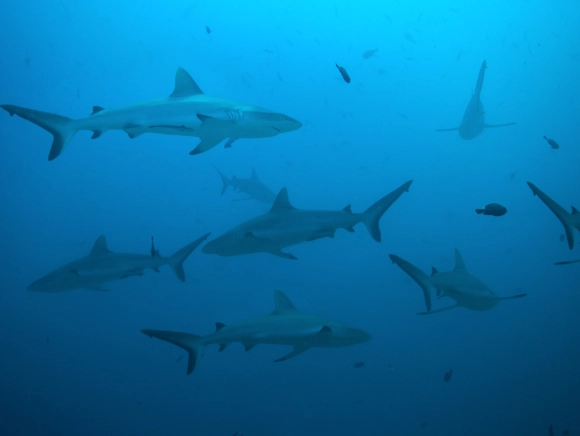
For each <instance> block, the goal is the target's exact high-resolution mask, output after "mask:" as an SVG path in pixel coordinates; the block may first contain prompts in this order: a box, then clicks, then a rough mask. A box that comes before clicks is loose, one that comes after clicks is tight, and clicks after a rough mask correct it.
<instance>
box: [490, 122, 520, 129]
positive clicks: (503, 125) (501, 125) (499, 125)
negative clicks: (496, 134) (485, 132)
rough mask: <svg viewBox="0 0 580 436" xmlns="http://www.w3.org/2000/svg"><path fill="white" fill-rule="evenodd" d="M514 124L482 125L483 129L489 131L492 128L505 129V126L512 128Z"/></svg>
mask: <svg viewBox="0 0 580 436" xmlns="http://www.w3.org/2000/svg"><path fill="white" fill-rule="evenodd" d="M514 124H515V123H503V124H484V127H485V128H486V129H490V128H492V127H507V126H513V125H514Z"/></svg>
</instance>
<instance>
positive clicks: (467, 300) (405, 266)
mask: <svg viewBox="0 0 580 436" xmlns="http://www.w3.org/2000/svg"><path fill="white" fill-rule="evenodd" d="M389 257H390V258H391V260H392V261H393V263H395V264H397V265H398V266H399V268H401V269H402V270H403V271H405V272H406V273H407V274H408V275H409V276H410V277H411V278H412V279H413V280H414V281H415V283H417V284H418V285H419V286H420V287H421V289H422V290H423V295H424V297H425V306H427V312H421V313H419V314H418V315H430V314H433V313H439V312H444V311H446V310H450V309H455V308H456V307H465V308H467V309H471V310H476V311H483V310H489V309H493V308H494V307H495V306H497V305H498V304H499V302H500V301H501V300H513V299H515V298H522V297H525V296H526V295H527V294H518V295H513V296H511V297H499V296H497V294H496V293H495V292H493V291H492V290H491V289H489V288H488V287H487V286H486V285H485V284H484V283H483V282H482V281H481V280H479V279H478V278H477V277H475V276H473V275H471V274H470V273H469V272H468V271H467V269H466V268H465V263H463V258H462V257H461V254H460V253H459V250H457V249H455V268H454V269H453V271H445V272H439V271H437V270H436V269H435V268H433V269H432V273H431V276H428V275H427V274H425V273H424V272H423V271H421V270H420V269H419V268H417V267H416V266H414V265H412V264H411V263H409V262H407V261H406V260H405V259H402V258H400V257H399V256H396V255H394V254H389ZM431 288H436V289H437V297H438V298H442V297H450V298H452V299H453V300H455V303H456V304H454V305H453V306H447V307H444V308H442V309H438V310H434V311H431Z"/></svg>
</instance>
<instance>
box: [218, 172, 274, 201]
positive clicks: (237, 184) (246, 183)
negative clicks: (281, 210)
mask: <svg viewBox="0 0 580 436" xmlns="http://www.w3.org/2000/svg"><path fill="white" fill-rule="evenodd" d="M215 170H216V171H217V172H218V174H219V175H220V177H221V178H222V182H223V187H222V195H223V194H224V193H225V192H226V190H227V189H228V188H229V187H230V186H231V187H232V188H233V189H234V190H238V191H240V192H243V193H245V194H248V195H249V197H248V198H247V199H250V198H253V199H256V200H258V201H261V202H262V203H266V204H272V203H274V200H275V199H276V194H274V193H273V192H272V191H270V188H268V187H267V186H266V185H264V184H263V183H262V182H261V181H260V179H259V178H258V174H257V173H256V170H255V169H254V168H252V176H251V177H250V178H248V179H242V178H238V177H236V176H232V178H231V179H228V178H227V176H226V175H225V174H224V173H222V172H221V171H220V170H218V169H217V168H216V169H215Z"/></svg>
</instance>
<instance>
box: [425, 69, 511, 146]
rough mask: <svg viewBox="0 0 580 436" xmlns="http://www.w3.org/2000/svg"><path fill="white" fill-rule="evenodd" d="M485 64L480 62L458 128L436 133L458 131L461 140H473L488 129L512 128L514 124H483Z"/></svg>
mask: <svg viewBox="0 0 580 436" xmlns="http://www.w3.org/2000/svg"><path fill="white" fill-rule="evenodd" d="M486 68H487V64H486V62H485V61H483V62H482V64H481V68H480V69H479V76H477V83H476V84H475V92H474V93H473V96H472V97H471V100H469V104H468V105H467V107H466V108H465V112H464V113H463V119H462V120H461V124H460V125H459V127H454V128H453V129H437V130H435V131H436V132H452V131H456V130H458V131H459V136H460V137H461V138H463V139H473V138H475V137H477V136H479V135H480V133H481V132H483V129H485V128H490V127H505V126H512V125H514V124H515V123H505V124H486V122H485V111H484V109H483V104H482V103H481V98H480V95H481V89H482V88H483V79H484V77H485V69H486Z"/></svg>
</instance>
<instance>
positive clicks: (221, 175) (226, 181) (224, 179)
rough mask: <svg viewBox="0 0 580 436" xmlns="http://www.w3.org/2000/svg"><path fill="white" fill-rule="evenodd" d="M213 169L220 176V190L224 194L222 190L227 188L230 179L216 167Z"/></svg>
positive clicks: (224, 190)
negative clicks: (221, 184) (221, 185)
mask: <svg viewBox="0 0 580 436" xmlns="http://www.w3.org/2000/svg"><path fill="white" fill-rule="evenodd" d="M214 168H215V170H216V171H217V173H218V174H219V175H220V177H221V178H222V183H223V184H224V185H223V187H222V192H221V195H224V192H226V190H227V189H228V186H230V181H229V179H228V178H227V177H226V175H225V174H224V173H222V172H221V171H220V170H218V169H217V168H216V167H214Z"/></svg>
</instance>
